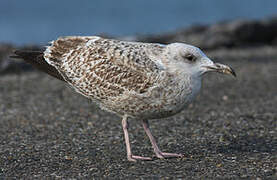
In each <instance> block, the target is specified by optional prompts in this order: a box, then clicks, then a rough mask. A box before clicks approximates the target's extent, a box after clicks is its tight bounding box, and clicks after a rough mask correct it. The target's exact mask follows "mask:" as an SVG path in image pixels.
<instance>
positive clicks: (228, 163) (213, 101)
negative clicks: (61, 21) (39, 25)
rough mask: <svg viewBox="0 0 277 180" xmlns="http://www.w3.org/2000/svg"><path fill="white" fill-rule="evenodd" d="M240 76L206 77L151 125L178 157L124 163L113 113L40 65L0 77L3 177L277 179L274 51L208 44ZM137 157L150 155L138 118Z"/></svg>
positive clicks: (276, 53) (133, 124)
mask: <svg viewBox="0 0 277 180" xmlns="http://www.w3.org/2000/svg"><path fill="white" fill-rule="evenodd" d="M208 54H209V55H210V56H211V57H213V58H214V59H216V60H218V61H219V60H220V62H222V63H226V64H228V65H231V66H232V67H233V68H234V69H235V70H236V72H237V76H238V77H237V79H234V78H232V77H229V76H225V75H219V74H209V75H206V77H205V78H204V81H203V88H202V91H201V93H200V96H198V98H197V99H196V101H195V102H194V103H193V104H192V105H190V106H189V107H188V108H187V109H186V110H185V111H184V112H182V113H180V114H178V115H176V116H174V117H171V118H167V119H161V120H152V121H150V125H151V128H152V131H153V134H154V135H155V136H156V137H157V139H158V143H159V145H160V147H161V149H162V150H164V151H168V152H179V153H184V155H185V156H184V157H183V158H177V159H166V160H160V159H157V158H154V160H153V161H138V162H136V163H133V162H128V161H127V159H126V151H125V143H124V139H123V132H122V128H121V121H120V118H119V117H117V116H115V115H113V114H110V113H107V112H103V111H101V110H99V109H98V108H96V107H95V105H93V104H92V103H91V102H90V101H89V100H87V99H85V98H84V97H82V96H80V95H78V94H77V93H75V92H74V91H73V90H72V89H71V88H69V87H68V86H67V85H66V84H64V83H63V82H60V81H58V80H55V79H53V78H52V77H50V76H48V75H46V74H43V73H41V72H38V71H29V72H17V73H6V74H3V75H1V76H0V178H7V177H16V178H35V177H36V178H41V177H48V178H59V177H60V178H69V177H71V178H74V177H75V178H87V177H105V178H112V179H117V178H121V179H126V178H127V179H131V178H161V177H163V178H166V177H168V178H177V177H179V178H186V179H200V178H201V179H215V178H219V179H220V178H224V179H225V178H230V179H232V178H234V179H238V178H246V179H249V178H250V179H256V178H257V179H259V178H260V179H275V178H277V175H276V173H277V125H276V122H277V110H276V107H277V48H276V47H266V46H264V47H255V48H246V49H241V50H236V49H233V50H224V49H221V50H215V51H210V52H208ZM130 126H131V127H130V134H131V137H130V138H131V142H132V149H133V152H134V154H137V155H146V156H151V157H154V154H153V152H152V148H151V145H150V142H149V140H148V138H147V137H146V135H145V133H144V132H143V129H142V126H141V124H140V122H136V121H134V120H133V121H130Z"/></svg>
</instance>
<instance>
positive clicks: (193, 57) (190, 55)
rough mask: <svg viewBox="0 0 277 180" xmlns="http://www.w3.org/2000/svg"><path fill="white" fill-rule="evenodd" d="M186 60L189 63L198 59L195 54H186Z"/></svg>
mask: <svg viewBox="0 0 277 180" xmlns="http://www.w3.org/2000/svg"><path fill="white" fill-rule="evenodd" d="M185 58H186V59H187V60H189V61H195V60H196V58H195V56H194V55H193V54H186V55H185Z"/></svg>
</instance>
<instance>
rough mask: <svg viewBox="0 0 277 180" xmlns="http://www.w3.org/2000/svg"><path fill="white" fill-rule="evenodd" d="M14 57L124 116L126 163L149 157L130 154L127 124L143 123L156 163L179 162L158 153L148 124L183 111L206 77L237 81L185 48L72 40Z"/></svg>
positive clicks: (225, 69)
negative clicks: (158, 160)
mask: <svg viewBox="0 0 277 180" xmlns="http://www.w3.org/2000/svg"><path fill="white" fill-rule="evenodd" d="M15 54H16V55H17V56H16V57H17V58H22V59H24V60H25V61H27V62H28V63H31V64H33V65H34V66H35V67H37V68H39V69H40V70H42V71H44V72H46V73H48V74H50V75H52V76H53V77H56V78H58V79H60V80H62V81H65V82H67V83H68V84H69V85H70V86H72V87H73V88H74V89H75V90H76V91H77V92H78V93H80V94H82V95H84V96H86V97H87V98H89V99H92V100H93V101H94V102H96V103H97V104H98V105H99V106H100V107H101V108H102V109H104V110H107V111H110V112H113V113H115V114H117V115H118V116H120V117H122V127H123V131H124V137H125V143H126V150H127V158H128V160H129V161H136V159H141V160H151V158H150V157H143V156H136V155H133V154H132V151H131V147H130V141H129V134H128V122H127V119H129V118H133V119H138V120H140V121H141V122H142V125H143V128H144V130H145V132H146V134H147V135H148V137H149V139H150V142H151V144H152V146H153V149H154V153H155V155H156V156H157V157H158V158H166V157H181V156H182V154H177V153H166V152H162V151H161V150H160V149H159V147H158V145H157V143H156V141H155V138H154V137H153V135H152V134H151V131H150V129H149V124H148V120H150V119H157V118H165V117H169V116H173V115H175V114H177V113H179V112H180V111H182V110H183V109H184V108H185V107H186V105H188V104H189V103H190V102H191V101H192V100H193V99H194V97H195V96H196V94H197V93H198V92H199V90H200V87H201V79H202V75H203V74H205V73H206V72H212V71H215V72H220V73H225V74H231V75H233V76H235V72H234V71H233V70H232V68H230V67H229V66H226V65H223V64H219V63H214V62H213V61H212V60H210V59H209V58H208V57H207V56H206V55H205V54H204V53H203V52H202V51H201V50H200V49H199V48H197V47H194V46H192V45H188V44H184V43H172V44H168V45H163V44H158V43H141V42H127V41H120V40H114V39H105V38H101V37H98V36H70V37H63V38H59V39H57V40H55V41H52V42H51V45H50V46H48V47H47V49H46V50H45V51H21V50H18V51H16V52H15Z"/></svg>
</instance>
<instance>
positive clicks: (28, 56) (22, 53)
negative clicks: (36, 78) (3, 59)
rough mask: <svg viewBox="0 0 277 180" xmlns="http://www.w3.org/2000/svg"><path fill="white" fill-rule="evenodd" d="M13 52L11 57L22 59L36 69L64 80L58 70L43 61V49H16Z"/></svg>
mask: <svg viewBox="0 0 277 180" xmlns="http://www.w3.org/2000/svg"><path fill="white" fill-rule="evenodd" d="M14 54H15V55H14V56H11V57H12V58H18V59H23V60H24V61H25V62H27V63H29V64H31V65H33V66H34V67H36V68H37V69H39V70H41V71H43V72H45V73H47V74H49V75H51V76H53V77H55V78H57V79H59V80H62V81H64V79H63V77H62V75H61V74H60V73H59V72H58V70H57V69H56V68H55V67H54V66H51V65H50V64H48V63H47V62H46V61H45V59H44V57H43V51H26V50H16V51H15V52H14Z"/></svg>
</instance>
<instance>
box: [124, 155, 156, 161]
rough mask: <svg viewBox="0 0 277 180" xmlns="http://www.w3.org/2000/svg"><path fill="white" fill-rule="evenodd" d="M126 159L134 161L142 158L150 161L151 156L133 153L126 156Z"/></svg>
mask: <svg viewBox="0 0 277 180" xmlns="http://www.w3.org/2000/svg"><path fill="white" fill-rule="evenodd" d="M127 159H128V161H133V162H136V161H137V159H138V160H143V161H151V160H152V158H150V157H143V156H135V155H131V156H127Z"/></svg>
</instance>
